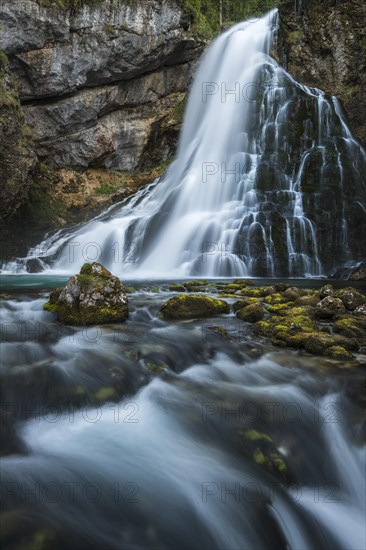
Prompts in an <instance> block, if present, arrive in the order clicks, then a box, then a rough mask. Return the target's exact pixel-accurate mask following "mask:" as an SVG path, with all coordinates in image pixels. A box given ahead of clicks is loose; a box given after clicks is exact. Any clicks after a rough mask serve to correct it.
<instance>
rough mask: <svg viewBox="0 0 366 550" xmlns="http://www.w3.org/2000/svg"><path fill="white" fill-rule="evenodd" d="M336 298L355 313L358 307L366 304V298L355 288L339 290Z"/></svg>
mask: <svg viewBox="0 0 366 550" xmlns="http://www.w3.org/2000/svg"><path fill="white" fill-rule="evenodd" d="M335 296H336V297H337V298H339V299H340V300H342V302H343V304H344V306H345V308H346V309H348V310H350V311H353V310H355V309H356V308H357V307H359V306H362V305H364V304H366V296H364V295H363V294H361V292H358V291H357V290H356V289H355V288H352V287H347V288H342V289H340V290H337V292H336V293H335Z"/></svg>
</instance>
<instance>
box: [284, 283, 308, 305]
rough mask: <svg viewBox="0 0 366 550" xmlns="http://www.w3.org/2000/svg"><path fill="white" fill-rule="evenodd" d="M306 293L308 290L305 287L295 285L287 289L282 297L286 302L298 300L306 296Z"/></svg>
mask: <svg viewBox="0 0 366 550" xmlns="http://www.w3.org/2000/svg"><path fill="white" fill-rule="evenodd" d="M305 294H306V292H305V290H304V289H302V288H298V287H296V286H293V287H290V288H287V289H286V290H285V292H284V293H283V294H282V299H283V301H285V302H294V301H295V300H298V299H299V298H300V297H301V296H305Z"/></svg>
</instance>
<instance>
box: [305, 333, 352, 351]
mask: <svg viewBox="0 0 366 550" xmlns="http://www.w3.org/2000/svg"><path fill="white" fill-rule="evenodd" d="M334 346H341V347H342V348H345V349H346V350H347V351H357V350H358V347H359V346H358V342H357V340H355V339H352V338H346V337H344V336H333V335H331V334H326V333H325V332H317V333H314V334H310V335H309V337H308V338H307V339H306V342H305V346H304V347H305V350H306V351H308V352H309V353H315V354H320V355H323V354H326V352H327V350H328V349H330V348H332V347H334Z"/></svg>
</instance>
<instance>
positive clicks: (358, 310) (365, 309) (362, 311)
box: [353, 304, 366, 317]
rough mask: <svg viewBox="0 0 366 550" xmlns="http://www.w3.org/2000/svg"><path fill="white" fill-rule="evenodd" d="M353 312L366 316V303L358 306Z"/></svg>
mask: <svg viewBox="0 0 366 550" xmlns="http://www.w3.org/2000/svg"><path fill="white" fill-rule="evenodd" d="M353 313H354V314H355V315H357V316H358V315H360V316H365V317H366V304H362V306H358V307H356V309H355V310H354V312H353Z"/></svg>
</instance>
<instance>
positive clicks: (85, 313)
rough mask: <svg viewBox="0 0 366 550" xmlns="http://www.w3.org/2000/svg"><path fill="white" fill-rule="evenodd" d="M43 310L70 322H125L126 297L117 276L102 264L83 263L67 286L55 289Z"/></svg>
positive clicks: (84, 323)
mask: <svg viewBox="0 0 366 550" xmlns="http://www.w3.org/2000/svg"><path fill="white" fill-rule="evenodd" d="M43 309H45V310H46V311H50V312H53V313H56V315H57V320H58V321H60V322H61V323H65V324H71V325H96V324H102V323H115V322H120V321H125V320H126V319H127V317H128V299H127V294H126V292H125V289H124V287H123V285H122V283H121V281H120V280H119V278H118V277H115V276H114V275H112V273H110V272H109V271H108V269H106V268H105V267H103V266H102V265H101V264H99V263H98V262H94V263H92V264H88V263H87V264H84V265H83V267H82V268H81V270H80V273H79V274H78V275H74V276H73V277H70V279H69V280H68V281H67V284H66V287H65V288H63V289H56V290H54V291H53V292H52V293H51V295H50V299H49V302H47V303H46V304H44V306H43Z"/></svg>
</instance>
